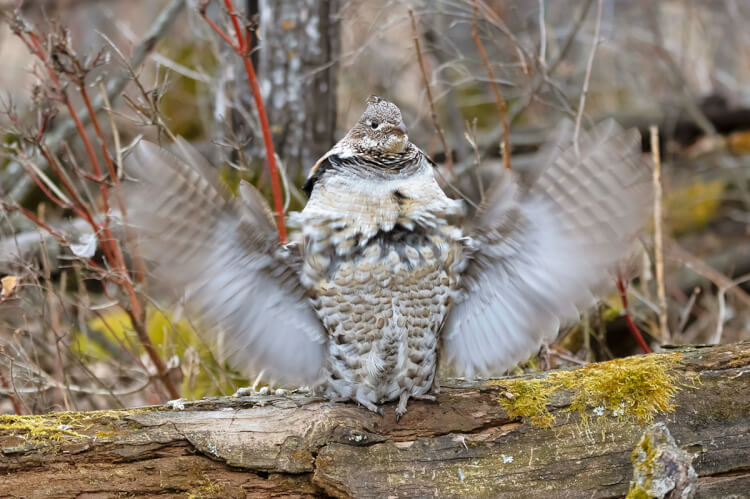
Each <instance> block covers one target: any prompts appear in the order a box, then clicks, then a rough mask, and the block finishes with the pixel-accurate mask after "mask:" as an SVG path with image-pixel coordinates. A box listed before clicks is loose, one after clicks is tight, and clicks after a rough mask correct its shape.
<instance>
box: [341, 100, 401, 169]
mask: <svg viewBox="0 0 750 499" xmlns="http://www.w3.org/2000/svg"><path fill="white" fill-rule="evenodd" d="M346 139H347V142H348V143H349V145H351V147H352V148H354V149H355V150H356V151H357V152H358V153H360V154H369V155H372V156H378V155H384V154H400V153H402V152H404V151H405V150H406V148H407V146H408V145H409V136H408V135H407V134H406V125H404V120H403V119H402V118H401V110H400V109H399V108H398V107H396V105H395V104H393V103H392V102H388V101H387V100H384V99H381V98H380V97H377V96H375V95H371V96H370V97H369V98H368V99H367V109H365V112H364V113H362V117H360V118H359V121H357V123H356V124H355V125H354V126H353V127H352V129H351V130H349V133H348V134H347V137H346Z"/></svg>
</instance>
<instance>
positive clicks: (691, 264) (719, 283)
mask: <svg viewBox="0 0 750 499" xmlns="http://www.w3.org/2000/svg"><path fill="white" fill-rule="evenodd" d="M668 242H669V244H668V245H667V248H666V249H667V254H668V256H669V258H670V259H672V260H676V261H678V262H680V263H682V264H684V265H685V266H686V267H688V268H690V269H691V270H692V271H694V272H695V273H696V274H698V275H701V276H703V277H705V278H706V279H708V280H709V281H711V282H713V283H714V284H715V285H716V287H718V288H722V287H725V288H727V290H728V291H729V292H730V293H732V295H733V296H734V297H735V298H736V299H738V300H740V301H741V302H742V303H744V304H745V305H746V306H748V307H750V294H748V293H747V292H745V290H743V289H742V288H741V287H739V286H732V285H731V283H732V280H731V279H730V278H729V277H727V276H725V275H724V274H722V273H721V272H719V271H718V270H716V269H715V268H713V267H712V266H710V265H709V264H707V263H706V262H705V261H704V260H703V259H701V258H698V257H697V256H695V255H693V254H692V253H690V252H688V251H687V250H686V249H685V248H683V247H681V246H680V245H679V244H677V243H676V242H675V241H674V240H671V241H668Z"/></svg>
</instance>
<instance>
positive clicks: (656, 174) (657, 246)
mask: <svg viewBox="0 0 750 499" xmlns="http://www.w3.org/2000/svg"><path fill="white" fill-rule="evenodd" d="M649 131H650V133H651V155H652V158H653V161H654V170H653V183H654V253H655V260H656V286H657V288H656V291H657V297H658V299H659V334H660V336H661V342H662V344H667V343H669V342H670V341H671V336H672V335H671V334H670V333H669V325H668V323H667V294H666V291H665V287H664V237H663V234H662V225H661V223H662V216H661V198H662V192H661V158H660V155H659V129H658V128H657V127H656V126H651V127H649Z"/></svg>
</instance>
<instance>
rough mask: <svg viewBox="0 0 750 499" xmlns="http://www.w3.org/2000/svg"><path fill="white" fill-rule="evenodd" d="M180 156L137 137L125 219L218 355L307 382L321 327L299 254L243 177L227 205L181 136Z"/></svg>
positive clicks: (321, 349) (315, 370) (320, 344)
mask: <svg viewBox="0 0 750 499" xmlns="http://www.w3.org/2000/svg"><path fill="white" fill-rule="evenodd" d="M176 150H177V152H178V154H179V156H180V157H179V158H178V157H177V156H174V155H172V154H170V153H168V152H166V151H164V150H163V149H161V148H159V147H158V146H156V145H154V144H151V143H148V142H141V143H140V144H139V145H138V146H137V148H136V149H135V150H134V151H133V153H132V154H131V155H130V156H129V157H128V158H127V160H126V164H125V166H126V172H127V173H128V175H129V176H131V177H134V179H135V180H136V182H131V183H129V184H128V186H127V192H126V199H127V205H128V222H129V223H130V225H131V226H134V227H135V228H136V232H137V234H138V244H139V248H140V251H141V254H142V256H143V257H144V258H145V259H146V260H147V261H149V262H150V263H151V264H152V267H153V272H154V274H155V277H156V278H157V279H158V280H159V282H160V284H166V285H167V286H168V287H170V288H172V289H174V290H175V291H177V292H178V293H184V294H185V296H186V299H187V303H188V305H189V307H190V309H191V310H193V311H195V312H196V313H197V314H198V316H199V317H200V318H201V320H202V322H203V323H204V325H206V326H209V327H210V330H211V331H212V332H214V333H215V334H212V338H211V340H212V343H213V344H214V345H213V346H214V348H215V349H216V353H217V355H218V357H219V359H221V360H226V361H227V362H228V363H229V364H230V365H231V366H232V367H233V368H235V369H238V370H239V371H242V372H245V373H249V371H250V370H252V371H253V372H256V373H257V372H260V371H261V370H263V369H264V370H265V372H266V374H267V375H268V376H269V377H270V378H272V379H274V380H284V381H287V382H290V383H299V384H306V383H312V382H314V381H315V380H316V379H317V378H318V376H319V374H320V371H321V369H322V367H323V365H324V360H325V333H324V330H323V327H322V325H321V324H320V322H319V321H318V318H317V316H316V315H315V312H314V310H313V308H312V305H311V303H310V302H309V300H308V298H307V296H306V295H305V290H304V289H303V287H302V286H301V284H300V282H299V278H298V273H297V269H298V268H299V265H300V261H299V260H300V259H299V256H298V255H297V254H293V253H292V252H291V251H290V250H289V248H285V247H283V246H281V245H280V244H279V242H278V237H277V235H276V229H275V226H274V224H273V222H272V220H271V214H270V211H269V209H268V207H267V206H266V204H265V202H264V201H263V199H262V198H261V196H260V194H259V193H258V192H257V191H256V190H255V188H254V187H252V186H251V185H250V184H243V185H241V186H240V193H241V200H237V201H236V202H228V201H227V197H226V196H225V195H224V192H222V190H221V189H220V187H219V185H220V184H219V183H218V181H217V178H216V175H215V172H214V171H213V170H212V169H211V168H210V165H208V163H207V161H206V160H205V159H204V158H203V157H202V156H201V155H200V153H198V152H197V151H195V150H194V149H193V148H192V147H191V146H190V145H189V144H187V143H186V142H185V141H183V140H178V142H177V144H176Z"/></svg>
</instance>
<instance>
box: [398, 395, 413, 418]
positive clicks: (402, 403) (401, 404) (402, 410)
mask: <svg viewBox="0 0 750 499" xmlns="http://www.w3.org/2000/svg"><path fill="white" fill-rule="evenodd" d="M409 397H411V394H410V393H409V392H403V393H402V394H401V396H400V397H399V399H398V405H397V406H396V422H397V423H398V422H399V421H401V418H402V417H403V415H404V414H406V404H407V403H408V402H409Z"/></svg>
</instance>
